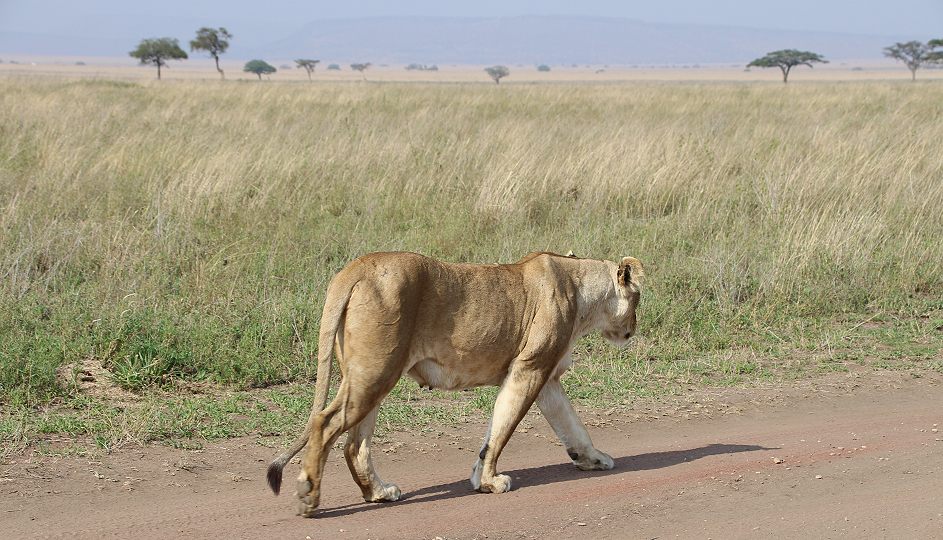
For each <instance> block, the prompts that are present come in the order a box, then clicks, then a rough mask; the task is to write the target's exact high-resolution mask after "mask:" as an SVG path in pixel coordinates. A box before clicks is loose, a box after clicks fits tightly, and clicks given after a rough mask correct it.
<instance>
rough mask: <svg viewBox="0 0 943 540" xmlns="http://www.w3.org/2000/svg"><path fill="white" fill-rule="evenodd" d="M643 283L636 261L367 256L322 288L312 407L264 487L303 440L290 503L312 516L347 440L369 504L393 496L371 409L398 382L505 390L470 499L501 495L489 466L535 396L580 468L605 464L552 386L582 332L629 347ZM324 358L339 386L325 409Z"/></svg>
mask: <svg viewBox="0 0 943 540" xmlns="http://www.w3.org/2000/svg"><path fill="white" fill-rule="evenodd" d="M643 275H644V270H643V268H642V264H641V263H640V262H639V261H638V259H635V258H632V257H625V258H623V259H622V260H621V261H620V262H619V264H617V263H614V262H610V261H603V260H594V259H582V258H575V257H572V256H569V257H565V256H560V255H556V254H553V253H531V254H529V255H527V256H526V257H524V258H523V259H521V260H520V261H518V262H517V263H514V264H507V265H475V264H453V263H446V262H441V261H437V260H434V259H430V258H428V257H424V256H422V255H417V254H415V253H372V254H369V255H365V256H363V257H361V258H359V259H357V260H355V261H353V262H351V263H350V264H349V265H347V266H346V267H345V268H344V269H343V270H341V271H340V272H339V273H338V274H337V275H336V276H335V277H334V279H333V280H332V281H331V284H330V286H329V287H328V291H327V297H326V300H325V305H324V313H323V316H322V319H321V330H320V340H319V351H318V376H317V384H316V392H315V400H314V401H315V402H314V405H313V407H312V411H311V415H310V417H309V419H308V423H307V426H306V427H305V431H304V433H302V434H301V436H300V437H298V439H296V440H295V441H294V443H293V444H292V445H291V446H290V447H289V448H288V450H286V452H285V453H283V454H282V455H280V456H279V457H278V458H277V459H276V460H275V461H273V462H272V464H271V465H270V466H269V471H268V479H269V483H270V485H271V487H272V489H273V491H275V493H276V494H277V493H278V491H279V487H280V485H281V477H282V469H283V468H284V466H285V464H286V463H287V462H288V461H289V460H290V459H291V457H292V456H294V455H295V454H296V453H297V452H298V451H300V450H301V448H302V447H304V445H305V444H307V446H308V450H307V452H306V454H305V456H304V458H303V459H302V470H301V473H300V475H299V477H298V483H297V495H298V497H299V499H300V500H301V502H300V513H301V514H303V515H306V516H310V515H312V514H313V513H314V511H315V509H316V508H317V506H318V503H319V501H320V483H321V474H322V471H323V469H324V464H325V460H326V459H327V453H328V451H329V449H330V447H331V445H332V444H333V443H334V441H335V440H336V439H337V437H338V436H340V434H341V433H343V432H345V431H348V432H349V435H348V441H347V444H346V445H345V448H344V453H345V456H346V458H347V463H348V465H349V467H350V470H351V474H352V475H353V477H354V481H355V482H356V483H357V484H358V485H359V486H360V488H361V491H362V492H363V496H364V499H365V500H367V501H391V500H397V499H398V498H399V496H400V490H399V488H397V487H396V486H395V485H392V484H386V483H384V482H383V481H382V480H381V479H380V477H379V476H378V475H377V473H376V471H375V470H374V468H373V462H372V460H371V457H370V439H371V437H372V435H373V427H374V422H375V420H376V411H377V408H378V407H379V405H380V402H381V401H382V400H383V398H384V397H386V395H387V394H388V393H389V391H390V390H392V388H393V386H394V385H395V384H396V382H397V381H398V380H399V378H400V377H402V376H403V375H408V376H409V377H412V378H413V379H415V380H416V381H417V382H418V383H419V384H420V385H421V386H426V387H431V388H443V389H449V390H455V389H462V388H471V387H475V386H484V385H499V386H501V390H500V391H499V393H498V397H497V400H496V402H495V407H494V415H493V417H492V420H491V425H490V426H489V429H488V434H487V436H486V437H485V441H484V444H483V446H482V451H481V452H480V457H479V459H478V461H477V462H476V463H475V466H474V467H473V468H472V477H471V483H472V486H473V487H474V488H475V489H478V490H480V491H488V492H493V493H503V492H505V491H508V490H510V488H511V485H510V478H509V477H507V476H506V475H501V474H498V473H497V470H496V465H497V460H498V457H499V455H500V454H501V450H503V448H504V446H505V444H507V442H508V439H509V438H510V436H511V433H513V431H514V428H515V427H516V426H517V424H518V422H520V420H521V418H522V417H523V416H524V414H525V413H526V412H527V410H528V409H529V408H530V406H531V405H532V404H533V403H534V401H535V400H536V401H537V402H538V406H539V407H540V409H541V411H542V412H543V414H544V416H545V417H546V418H547V420H548V421H549V422H550V424H551V426H552V428H553V430H554V432H555V433H556V434H557V436H558V437H559V438H560V440H561V441H563V443H564V446H565V447H566V448H567V452H568V454H569V455H570V458H571V459H572V460H573V462H574V463H575V464H576V465H577V466H578V467H580V468H582V469H609V468H612V466H613V461H612V458H610V457H609V456H607V455H606V454H604V453H602V452H599V451H598V450H596V449H595V448H594V447H593V445H592V441H591V440H590V439H589V435H588V434H587V433H586V429H585V427H583V424H582V422H580V420H579V418H578V417H577V416H576V413H575V412H574V410H573V407H572V406H571V405H570V403H569V401H568V400H567V398H566V396H565V395H564V393H563V389H562V387H561V386H560V383H559V379H560V376H561V375H562V374H563V373H564V372H565V371H566V369H567V368H568V367H569V366H570V364H571V362H572V360H571V359H570V356H569V352H570V349H571V348H572V346H573V344H574V343H575V342H576V340H577V339H579V338H580V337H581V336H583V335H586V334H588V333H590V332H592V331H596V330H598V331H601V332H602V334H603V336H604V337H606V338H607V339H609V340H610V341H613V342H615V343H617V344H620V345H624V344H626V343H627V342H628V340H629V338H630V337H631V336H632V334H634V332H635V326H636V315H635V310H636V306H637V304H638V300H639V294H640V290H641V280H642V277H643ZM332 351H334V352H336V356H337V360H338V365H339V367H340V371H341V382H340V386H339V388H338V391H337V396H336V397H335V398H334V400H333V401H331V402H330V403H327V396H328V389H329V383H330V377H331V375H330V372H331V353H332Z"/></svg>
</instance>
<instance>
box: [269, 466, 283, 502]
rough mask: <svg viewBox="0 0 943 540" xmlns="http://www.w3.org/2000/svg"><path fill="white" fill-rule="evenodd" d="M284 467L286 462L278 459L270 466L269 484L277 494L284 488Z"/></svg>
mask: <svg viewBox="0 0 943 540" xmlns="http://www.w3.org/2000/svg"><path fill="white" fill-rule="evenodd" d="M284 468H285V464H284V463H281V462H279V461H277V460H276V461H273V462H272V464H271V465H269V466H268V475H267V476H268V485H269V487H270V488H272V491H273V492H274V493H275V494H276V495H278V492H279V491H280V490H281V489H282V469H284Z"/></svg>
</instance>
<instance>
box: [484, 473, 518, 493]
mask: <svg viewBox="0 0 943 540" xmlns="http://www.w3.org/2000/svg"><path fill="white" fill-rule="evenodd" d="M478 490H479V491H482V492H484V493H507V492H508V491H511V477H510V476H508V475H506V474H496V475H494V476H492V477H491V480H490V481H484V480H482V482H481V487H480V488H478Z"/></svg>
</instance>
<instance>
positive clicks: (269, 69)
mask: <svg viewBox="0 0 943 540" xmlns="http://www.w3.org/2000/svg"><path fill="white" fill-rule="evenodd" d="M242 71H245V72H246V73H255V74H256V75H258V76H259V80H260V81H261V80H262V75H263V74H264V75H268V74H270V73H275V72H276V71H278V70H277V69H275V66H273V65H272V64H269V63H268V62H266V61H265V60H249V61H248V62H246V65H245V66H244V67H243V68H242Z"/></svg>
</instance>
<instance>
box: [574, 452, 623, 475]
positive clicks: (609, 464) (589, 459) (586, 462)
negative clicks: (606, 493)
mask: <svg viewBox="0 0 943 540" xmlns="http://www.w3.org/2000/svg"><path fill="white" fill-rule="evenodd" d="M573 463H574V464H575V465H576V466H577V467H578V468H579V469H580V470H583V471H608V470H609V469H611V468H613V467H615V462H614V461H613V460H612V457H611V456H609V454H606V453H605V452H600V451H599V450H596V449H595V448H594V449H592V450H590V451H589V452H587V453H586V454H583V455H580V456H579V457H578V458H577V459H574V460H573Z"/></svg>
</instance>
